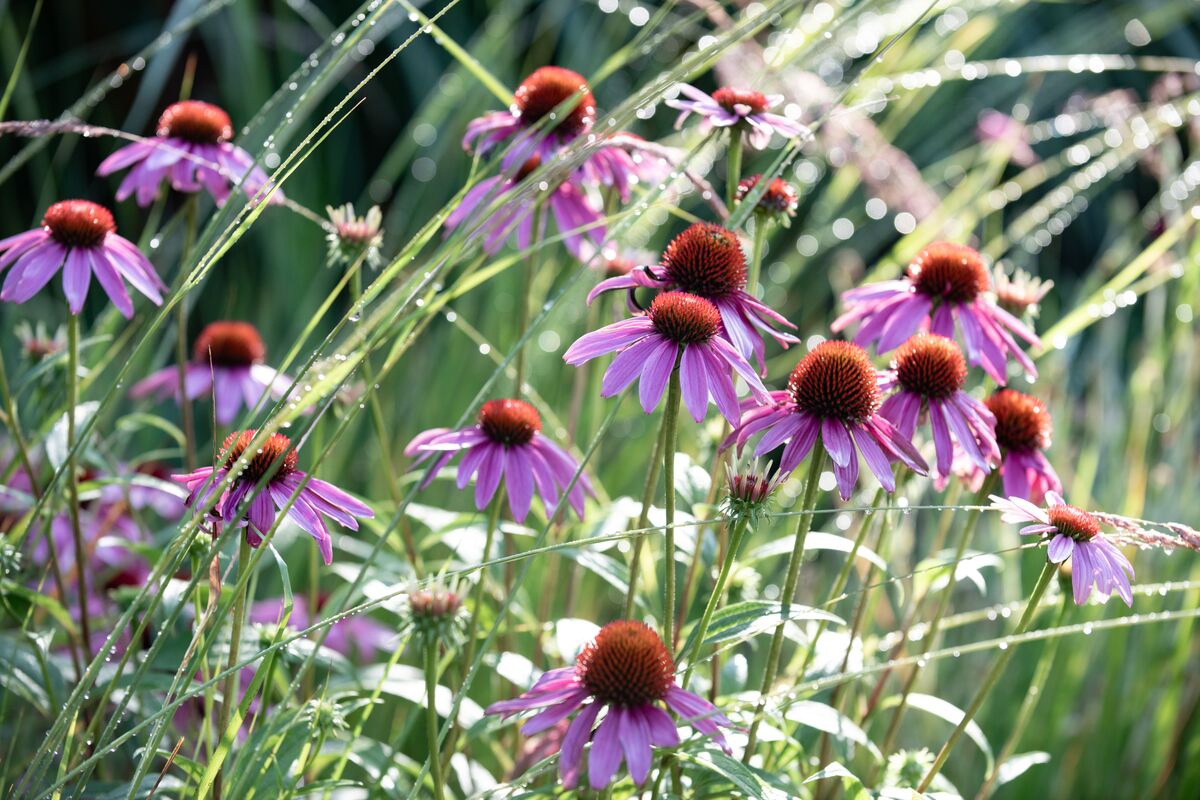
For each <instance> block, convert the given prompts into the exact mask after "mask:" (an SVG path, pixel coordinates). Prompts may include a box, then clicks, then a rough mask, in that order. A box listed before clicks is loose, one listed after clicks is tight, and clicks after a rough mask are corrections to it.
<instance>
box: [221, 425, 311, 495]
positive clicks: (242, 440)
mask: <svg viewBox="0 0 1200 800" xmlns="http://www.w3.org/2000/svg"><path fill="white" fill-rule="evenodd" d="M257 433H258V431H256V430H253V429H250V430H244V431H234V432H233V433H231V434H229V435H228V436H226V437H225V443H224V444H222V445H221V458H222V459H223V463H224V466H225V469H233V465H234V464H235V463H236V462H237V460H238V459H239V458H241V457H242V456H243V454H245V452H246V448H247V447H249V446H250V443H251V442H252V441H254V437H255V435H256V434H257ZM299 460H300V457H299V456H298V455H296V451H295V450H293V449H292V440H291V439H289V438H288V437H286V436H284V435H283V434H282V433H272V434H271V435H270V436H269V437H268V438H267V441H266V442H264V443H263V445H262V447H260V448H259V449H258V451H257V452H255V453H254V454H253V455H252V456H251V458H250V459H249V463H248V464H247V465H246V469H245V471H244V472H242V474H241V476H240V477H241V479H242V480H243V481H245V482H248V483H258V482H259V481H260V480H262V478H263V476H264V475H266V474H267V473H268V472H270V470H271V469H272V468H273V467H275V468H276V470H277V471H276V472H275V475H274V477H273V478H272V480H279V479H280V478H283V477H286V476H288V475H290V474H292V473H293V472H295V471H296V464H297V463H298V462H299ZM276 465H278V466H277V467H276Z"/></svg>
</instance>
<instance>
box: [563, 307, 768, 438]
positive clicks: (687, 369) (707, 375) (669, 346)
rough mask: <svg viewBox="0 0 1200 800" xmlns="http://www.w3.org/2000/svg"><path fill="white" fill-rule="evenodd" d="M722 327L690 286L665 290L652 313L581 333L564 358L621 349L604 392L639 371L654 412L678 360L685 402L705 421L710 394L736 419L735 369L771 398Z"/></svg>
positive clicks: (577, 360) (618, 388)
mask: <svg viewBox="0 0 1200 800" xmlns="http://www.w3.org/2000/svg"><path fill="white" fill-rule="evenodd" d="M720 330H721V314H720V312H718V311H717V307H716V306H715V305H713V304H712V303H710V302H709V301H708V300H705V299H704V298H703V297H697V296H696V295H693V294H688V293H687V292H663V293H662V294H660V295H659V296H658V297H656V298H654V302H653V303H651V304H650V310H649V311H648V312H647V313H645V314H639V315H638V316H635V317H632V318H631V319H625V320H621V321H620V322H614V323H613V324H612V325H608V326H607V327H604V328H601V329H600V330H598V331H592V332H591V333H586V334H584V335H583V336H581V337H580V338H579V339H578V340H577V341H576V342H575V343H574V344H573V345H571V346H570V347H569V348H568V349H567V352H566V353H565V354H563V361H566V362H567V363H568V364H570V365H571V366H575V367H577V366H579V365H580V364H583V363H584V362H586V361H590V360H591V359H593V358H596V357H598V356H602V355H604V354H605V353H612V352H615V351H620V352H619V353H618V354H617V357H616V358H614V359H613V362H612V364H611V365H610V366H609V368H608V370H607V371H606V372H605V373H604V379H603V380H602V381H601V384H600V395H601V396H602V397H612V396H613V395H616V394H619V393H621V392H622V391H624V390H625V388H626V387H627V386H629V384H631V383H633V382H634V381H635V380H637V379H638V377H639V376H640V377H641V383H640V384H639V385H638V398H639V399H640V400H641V402H642V410H643V411H645V412H646V413H647V414H649V413H650V412H651V411H653V410H654V407H655V406H657V405H658V401H659V400H661V399H662V395H663V391H664V390H665V389H666V388H667V382H668V380H670V377H671V371H672V370H674V369H675V363H676V360H678V362H679V385H680V389H681V390H682V393H683V402H684V405H686V406H687V409H688V411H689V412H690V413H691V415H692V418H693V419H695V420H696V421H697V422H702V421H704V414H705V411H706V410H707V409H708V399H709V397H710V396H711V397H712V399H713V400H714V401H715V402H716V404H717V408H718V409H720V411H721V414H723V415H724V416H725V418H726V419H727V420H729V421H730V422H731V423H734V422H736V421H737V418H738V415H739V414H740V410H739V407H738V399H737V391H736V390H735V389H734V386H733V372H734V371H736V372H737V373H738V374H739V375H741V376H742V378H743V379H744V380H745V381H746V384H747V385H748V386H749V387H750V391H751V392H752V393H754V395H755V397H757V398H758V399H759V400H760V401H762V402H766V400H767V397H768V395H767V389H766V387H765V386H763V384H762V381H761V380H759V377H758V376H757V375H755V374H754V369H753V368H752V367H751V366H750V364H749V363H748V362H747V361H746V359H744V358H743V357H742V355H741V354H740V353H738V351H737V350H735V349H734V348H733V345H731V344H730V343H729V342H727V341H725V340H724V339H722V338H721V337H720V336H719V335H718V334H719V332H720ZM681 349H682V351H683V352H682V354H681V353H680V350H681Z"/></svg>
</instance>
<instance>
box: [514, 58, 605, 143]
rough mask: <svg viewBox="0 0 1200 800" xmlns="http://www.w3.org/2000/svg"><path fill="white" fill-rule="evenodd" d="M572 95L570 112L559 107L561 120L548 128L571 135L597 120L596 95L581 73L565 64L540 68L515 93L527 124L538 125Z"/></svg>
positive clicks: (522, 118) (576, 133) (518, 109)
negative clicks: (567, 67)
mask: <svg viewBox="0 0 1200 800" xmlns="http://www.w3.org/2000/svg"><path fill="white" fill-rule="evenodd" d="M571 98H575V105H574V106H572V107H571V110H570V111H569V112H566V113H563V112H562V111H561V110H560V111H559V112H558V113H559V119H558V121H557V122H556V123H554V124H553V125H551V126H550V127H549V129H550V130H556V131H558V132H559V133H561V134H563V135H564V136H568V137H572V136H578V135H579V134H581V133H583V132H584V131H587V130H589V129H590V128H591V127H592V124H593V123H594V122H595V121H596V98H595V97H593V96H592V91H591V89H589V88H588V85H587V81H585V80H584V79H583V76H582V75H580V74H579V73H578V72H572V71H571V70H569V69H563V68H562V67H539V68H538V69H535V70H534V71H533V72H532V73H531V74H530V76H529V77H528V78H526V79H525V80H523V81H521V85H520V86H518V87H517V91H516V92H514V93H513V100H514V102H515V103H516V106H517V111H518V112H519V113H520V115H521V122H522V123H523V124H525V125H534V124H536V123H537V122H538V120H540V119H541V118H542V117H544V116H546V115H547V114H549V113H551V112H552V111H554V110H555V109H556V108H558V107H559V106H560V105H562V104H563V103H565V102H566V101H567V100H570V99H571Z"/></svg>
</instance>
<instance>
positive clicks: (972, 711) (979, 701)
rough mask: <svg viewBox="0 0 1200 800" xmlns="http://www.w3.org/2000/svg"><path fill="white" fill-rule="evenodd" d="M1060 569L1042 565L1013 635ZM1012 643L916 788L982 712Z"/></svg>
mask: <svg viewBox="0 0 1200 800" xmlns="http://www.w3.org/2000/svg"><path fill="white" fill-rule="evenodd" d="M1057 570H1058V567H1057V565H1055V564H1054V563H1053V562H1051V561H1050V560H1049V559H1047V560H1046V563H1045V565H1044V566H1043V567H1042V572H1041V574H1040V575H1038V579H1037V583H1036V584H1035V585H1034V587H1033V593H1032V594H1030V595H1029V602H1028V603H1027V604H1026V605H1025V613H1023V614H1022V615H1021V619H1020V620H1019V621H1018V622H1017V627H1016V628H1015V629H1014V630H1013V632H1012V634H1011V635H1013V636H1019V635H1021V634H1022V633H1025V632H1026V631H1027V630H1028V629H1029V625H1030V623H1032V622H1033V618H1034V616H1036V615H1037V610H1038V605H1039V604H1040V603H1041V601H1042V595H1043V594H1044V593H1045V591H1046V587H1047V586H1049V585H1050V579H1051V578H1053V577H1054V573H1055V572H1056V571H1057ZM1014 649H1015V648H1013V647H1005V648H1004V649H1002V650H1001V651H1000V655H999V656H997V657H996V660H995V661H993V662H992V666H991V669H989V670H988V673H987V675H986V676H985V677H984V679H983V682H982V683H981V684H980V685H979V689H978V691H976V692H975V697H974V699H972V700H971V705H969V706H967V710H966V712H965V713H964V714H963V717H962V719H961V720H959V722H958V724H957V725H956V726H954V730H953V731H952V732H951V733H950V738H949V739H947V740H946V743H945V744H944V745H942V749H941V750H939V751H938V754H937V758H935V759H934V761H933V766H932V767H930V768H929V772H927V773H926V774H925V777H924V778H923V779H922V780H921V785H920V786H918V787H917V792H919V793H922V794H923V793H924V792H925V791H926V790H927V789H928V788H929V784H931V783H933V779H934V778H936V777H937V775H938V773H939V772H941V770H942V766H943V765H944V764H945V763H946V759H947V758H949V757H950V753H951V751H953V750H954V746H955V745H956V744H958V740H959V739H961V738H962V735H963V732H964V731H965V730H966V729H967V726H968V725H970V724H971V721H972V720H973V719H975V715H976V714H977V713H979V709H980V708H982V707H983V703H984V701H985V700H987V696H988V694H989V693H990V692H991V691H992V688H993V687H995V685H996V682H997V681H999V680H1000V675H1001V674H1003V672H1004V668H1005V667H1006V666H1008V662H1009V661H1010V660H1011V659H1012V656H1013V651H1014Z"/></svg>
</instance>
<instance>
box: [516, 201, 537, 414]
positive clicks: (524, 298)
mask: <svg viewBox="0 0 1200 800" xmlns="http://www.w3.org/2000/svg"><path fill="white" fill-rule="evenodd" d="M542 219H543V214H542V204H541V203H540V202H539V203H538V204H537V205H536V206H535V207H534V209H533V232H534V241H535V242H537V241H541V238H540V236H539V231H541V229H542ZM541 254H542V248H541V247H538V246H535V247H534V249H533V252H531V253H530V254H529V260H528V261H527V262H526V263H525V269H524V270H523V271H522V272H523V277H524V281H523V282H522V284H521V310H520V312H518V314H517V363H516V373H517V377H516V381H515V388H514V390H513V397H517V398H519V397H522V396H523V395H524V394H525V371H526V366H525V342H524V341H523V340H524V339H525V334H526V332H527V331H528V330H529V310H530V307H531V306H532V298H531V295H532V294H533V281H534V277H535V275H536V273H537V268H538V262H539V261H540V260H541Z"/></svg>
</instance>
